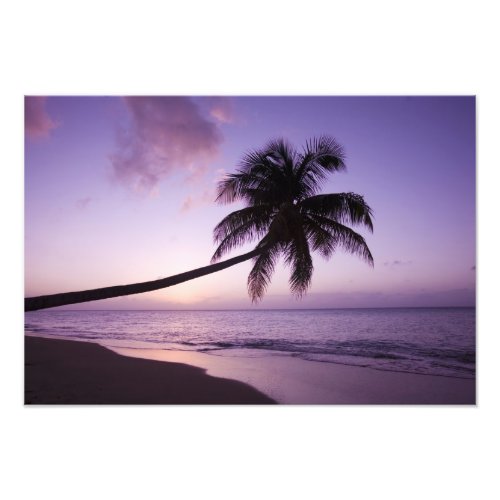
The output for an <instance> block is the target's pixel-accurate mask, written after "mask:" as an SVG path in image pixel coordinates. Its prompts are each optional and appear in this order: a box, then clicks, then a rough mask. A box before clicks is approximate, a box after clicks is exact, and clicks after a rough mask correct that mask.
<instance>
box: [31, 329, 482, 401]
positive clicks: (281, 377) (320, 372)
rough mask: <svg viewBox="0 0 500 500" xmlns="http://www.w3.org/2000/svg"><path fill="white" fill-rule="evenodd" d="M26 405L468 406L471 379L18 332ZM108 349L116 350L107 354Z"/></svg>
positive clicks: (472, 385)
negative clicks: (110, 346)
mask: <svg viewBox="0 0 500 500" xmlns="http://www.w3.org/2000/svg"><path fill="white" fill-rule="evenodd" d="M25 346H26V347H25V349H26V351H25V391H26V392H25V403H26V404H266V403H274V402H278V403H282V404H415V405H417V404H434V405H447V404H458V405H473V404H475V397H476V394H475V380H473V379H459V378H453V377H441V376H433V375H418V374H412V373H400V372H390V371H382V370H374V369H371V368H365V367H358V366H347V365H340V364H334V363H320V362H312V361H305V360H300V359H296V358H291V357H288V356H213V355H208V354H204V353H199V352H188V351H184V352H181V351H168V350H159V349H128V348H114V349H113V350H110V349H107V348H105V347H102V346H100V345H97V344H93V343H89V342H78V341H70V340H53V339H44V338H37V337H29V336H26V337H25ZM113 351H115V352H113Z"/></svg>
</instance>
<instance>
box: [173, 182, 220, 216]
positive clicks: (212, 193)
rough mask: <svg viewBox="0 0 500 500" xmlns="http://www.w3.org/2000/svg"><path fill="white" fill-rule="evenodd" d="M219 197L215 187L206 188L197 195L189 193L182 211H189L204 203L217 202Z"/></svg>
mask: <svg viewBox="0 0 500 500" xmlns="http://www.w3.org/2000/svg"><path fill="white" fill-rule="evenodd" d="M216 197H217V194H216V190H215V187H214V188H213V189H205V190H204V191H203V192H202V193H200V194H199V195H197V196H192V195H189V196H188V197H187V198H186V199H185V200H184V203H183V204H182V207H181V212H182V213H185V212H189V210H192V209H193V208H198V207H201V206H203V205H210V204H213V203H214V202H215V198H216Z"/></svg>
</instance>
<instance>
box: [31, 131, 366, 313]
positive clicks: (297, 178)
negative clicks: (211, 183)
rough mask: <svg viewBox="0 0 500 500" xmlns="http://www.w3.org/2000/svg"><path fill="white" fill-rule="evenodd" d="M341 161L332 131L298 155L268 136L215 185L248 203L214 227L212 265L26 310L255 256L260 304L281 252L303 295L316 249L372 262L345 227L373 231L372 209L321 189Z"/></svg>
mask: <svg viewBox="0 0 500 500" xmlns="http://www.w3.org/2000/svg"><path fill="white" fill-rule="evenodd" d="M344 159H345V156H344V152H343V149H342V147H341V146H340V145H339V144H338V143H337V141H336V140H335V139H333V138H331V137H328V136H322V137H319V138H316V139H311V140H309V141H307V143H306V145H305V147H304V148H303V150H302V151H301V152H299V151H298V150H296V149H295V148H294V147H293V146H292V145H290V144H289V143H288V142H287V141H285V140H284V139H278V140H274V141H271V142H269V143H268V144H267V145H266V146H265V147H264V148H262V149H258V150H255V151H250V152H248V153H247V154H245V156H244V157H243V159H242V161H241V163H240V168H239V169H238V170H237V172H236V173H234V174H230V175H228V176H226V178H225V179H223V180H222V181H221V182H220V183H219V185H218V193H217V199H216V201H218V202H220V203H232V202H234V201H242V202H243V203H244V204H245V207H244V208H242V209H241V210H237V211H235V212H233V213H231V214H229V215H228V216H227V217H225V218H224V219H223V220H222V221H221V222H220V223H219V224H217V226H216V227H215V229H214V240H215V242H216V243H218V247H217V249H216V251H215V253H214V255H213V257H212V261H211V262H212V263H211V265H209V266H205V267H201V268H199V269H195V270H193V271H188V272H186V273H181V274H177V275H175V276H170V277H168V278H163V279H159V280H155V281H148V282H144V283H135V284H131V285H122V286H112V287H106V288H97V289H94V290H84V291H80V292H69V293H59V294H54V295H44V296H40V297H29V298H26V299H25V310H26V311H32V310H36V309H44V308H49V307H56V306H61V305H66V304H75V303H79V302H87V301H92V300H101V299H107V298H111V297H118V296H122V295H131V294H135V293H143V292H149V291H152V290H158V289H160V288H166V287H169V286H173V285H176V284H178V283H182V282H184V281H188V280H192V279H194V278H198V277H201V276H205V275H207V274H211V273H214V272H216V271H220V270H222V269H225V268H227V267H230V266H233V265H235V264H238V263H240V262H244V261H246V260H249V259H253V267H252V270H251V271H250V275H249V276H248V292H249V295H250V297H251V299H252V301H254V302H256V301H258V300H260V299H262V297H263V296H264V293H265V290H266V287H267V286H268V285H269V282H270V280H271V276H272V273H273V271H274V267H275V265H276V262H277V260H278V258H279V257H280V256H283V257H284V259H285V263H286V264H288V265H289V266H290V268H291V276H290V288H291V291H292V293H293V294H294V295H296V296H298V297H301V296H302V295H303V294H304V293H305V292H306V291H307V289H308V287H309V286H310V284H311V277H312V272H313V263H312V258H311V250H312V251H318V252H319V253H320V254H321V255H322V256H323V257H325V258H329V257H330V256H331V255H332V254H333V253H334V251H335V250H336V249H337V248H342V249H344V250H347V251H348V252H350V253H353V254H356V255H358V256H359V257H361V258H362V259H364V260H365V261H366V262H368V263H369V264H371V265H373V257H372V255H371V253H370V250H369V248H368V246H367V244H366V242H365V240H364V238H363V237H362V236H361V235H360V234H358V233H356V232H355V231H354V230H353V229H351V228H350V227H349V226H348V225H351V226H357V225H363V226H365V227H367V228H368V229H369V230H370V231H373V224H372V210H371V209H370V207H369V206H368V205H367V204H366V202H365V201H364V199H363V197H362V196H360V195H358V194H354V193H336V194H318V193H319V191H320V188H321V184H322V182H323V181H324V179H325V178H326V176H327V175H328V174H331V173H333V172H337V171H341V170H345V168H346V167H345V163H344ZM255 239H258V240H259V242H258V243H257V245H256V247H255V248H254V249H253V250H252V251H250V252H248V253H245V254H243V255H240V256H238V257H233V258H231V259H228V260H225V261H222V262H219V260H220V259H221V257H223V256H224V255H225V254H226V253H228V252H230V251H231V250H232V249H234V248H235V247H237V246H239V245H241V244H243V243H247V242H251V241H254V240H255Z"/></svg>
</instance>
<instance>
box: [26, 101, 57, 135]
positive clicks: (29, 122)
mask: <svg viewBox="0 0 500 500" xmlns="http://www.w3.org/2000/svg"><path fill="white" fill-rule="evenodd" d="M46 101H47V97H44V96H25V97H24V132H25V134H26V135H27V136H28V137H30V138H35V139H36V138H44V137H48V136H49V134H50V131H51V130H52V129H54V128H56V127H57V126H58V123H56V122H55V121H54V120H52V118H51V117H50V116H49V114H48V113H47V110H46V109H45V102H46Z"/></svg>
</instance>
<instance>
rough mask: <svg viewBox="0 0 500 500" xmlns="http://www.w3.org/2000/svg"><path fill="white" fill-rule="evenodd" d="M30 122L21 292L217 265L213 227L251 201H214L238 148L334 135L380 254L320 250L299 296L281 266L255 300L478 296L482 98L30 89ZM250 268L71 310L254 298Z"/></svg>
mask: <svg viewBox="0 0 500 500" xmlns="http://www.w3.org/2000/svg"><path fill="white" fill-rule="evenodd" d="M25 119H26V122H25V125H26V126H25V131H26V143H25V145H26V146H25V190H26V192H25V207H26V210H25V221H26V225H25V287H26V296H33V295H41V294H49V293H57V292H63V291H73V290H82V289H86V288H96V287H101V286H109V285H118V284H127V283H133V282H137V281H147V280H151V279H156V278H159V277H164V276H170V275H172V274H177V273H179V272H183V271H187V270H190V269H194V268H197V267H200V266H203V265H206V264H208V263H209V260H210V257H211V255H212V254H213V252H214V250H215V246H214V244H213V241H212V230H213V228H214V226H215V225H216V224H217V222H219V221H220V220H221V219H222V218H223V217H224V216H225V215H226V214H227V213H229V212H230V211H233V210H236V209H237V208H240V206H239V205H237V204H235V205H226V206H219V205H216V204H215V203H214V198H215V196H214V192H215V185H216V182H217V180H218V179H220V178H221V176H222V175H223V174H224V173H225V172H231V171H234V169H235V167H236V165H237V162H238V160H239V158H240V157H241V155H242V153H244V152H245V151H246V150H248V149H249V148H257V147H260V146H262V145H263V144H264V143H266V142H267V141H268V140H269V139H270V138H275V137H285V138H287V139H288V140H290V141H291V142H292V143H294V144H295V145H296V146H297V147H301V146H302V145H303V144H304V143H305V141H306V139H308V138H310V137H313V136H317V135H320V134H329V135H332V136H334V137H335V138H336V139H337V140H338V141H339V142H340V143H341V144H343V146H344V147H345V150H346V155H347V172H346V173H341V174H335V175H333V176H331V177H330V179H329V180H328V181H327V182H326V183H325V186H324V190H323V191H324V192H344V191H353V192H356V193H359V194H362V195H364V196H365V199H366V201H367V202H368V203H369V204H370V206H371V207H372V208H373V210H374V213H375V219H374V226H375V230H374V233H373V234H369V233H368V234H367V233H364V232H362V234H363V235H364V236H366V239H367V242H368V245H369V247H370V249H371V251H372V254H373V256H374V259H375V267H374V268H373V269H372V268H370V267H369V266H367V265H366V264H365V263H363V262H362V261H360V260H359V259H358V258H356V257H354V256H351V255H348V254H343V253H338V254H336V255H334V257H333V258H332V259H330V261H324V260H323V259H322V258H321V256H319V255H316V256H314V264H315V273H314V276H313V283H312V287H311V289H310V291H309V293H308V295H307V296H306V297H304V298H303V299H302V301H297V300H296V299H294V298H293V297H291V296H290V294H289V291H288V283H287V282H288V275H289V273H288V269H286V268H285V267H284V266H282V265H280V266H278V268H277V271H276V274H275V277H274V279H273V283H272V285H271V286H270V287H269V289H268V292H267V294H266V297H265V298H264V300H263V302H262V303H261V304H260V305H259V306H257V307H262V308H274V307H301V308H307V307H399V306H454V305H456V306H462V305H474V302H475V259H476V251H475V231H476V227H475V99H474V98H473V97H131V98H130V97H129V98H120V97H48V98H43V97H30V98H26V108H25ZM250 248H251V247H250V246H246V247H242V248H241V250H240V251H238V252H235V253H234V254H233V255H236V254H237V253H243V252H244V251H247V250H249V249H250ZM250 267H251V263H250V262H246V263H243V264H239V265H237V266H235V267H233V268H230V269H227V270H224V271H221V272H219V273H216V274H213V275H210V276H206V277H203V278H199V279H197V280H193V281H190V282H187V283H184V284H181V285H178V286H175V287H172V288H168V289H165V290H160V291H157V292H151V293H148V294H142V295H136V296H130V297H125V298H118V299H111V300H106V301H100V302H92V303H88V304H82V305H80V306H68V308H87V309H98V308H101V309H102V308H104V309H106V308H110V309H112V308H130V309H162V308H167V309H183V308H189V309H196V308H201V309H223V308H248V307H256V306H252V304H251V302H250V299H249V298H248V295H247V292H246V279H247V275H248V272H249V270H250Z"/></svg>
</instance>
